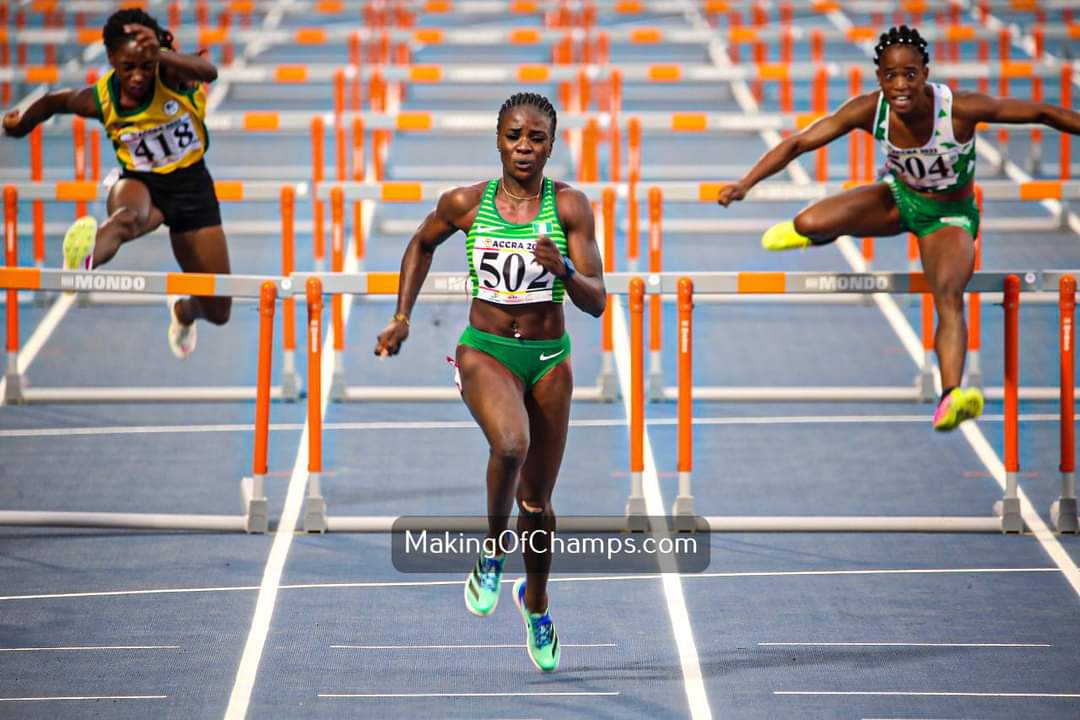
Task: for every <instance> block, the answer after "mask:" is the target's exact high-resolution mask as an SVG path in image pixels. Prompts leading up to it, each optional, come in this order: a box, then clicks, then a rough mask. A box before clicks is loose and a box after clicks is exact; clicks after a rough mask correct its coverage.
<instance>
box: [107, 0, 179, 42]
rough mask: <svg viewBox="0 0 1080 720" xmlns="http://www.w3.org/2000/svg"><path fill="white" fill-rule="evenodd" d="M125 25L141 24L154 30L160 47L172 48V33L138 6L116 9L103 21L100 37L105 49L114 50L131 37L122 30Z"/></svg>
mask: <svg viewBox="0 0 1080 720" xmlns="http://www.w3.org/2000/svg"><path fill="white" fill-rule="evenodd" d="M125 25H143V26H145V27H148V28H150V29H151V30H153V31H154V34H155V35H157V39H158V43H160V44H161V47H163V48H167V49H169V50H174V49H175V48H173V34H172V33H171V32H169V31H168V30H166V29H165V28H163V27H161V26H160V25H158V21H157V20H155V19H154V18H153V17H152V16H151V15H149V14H148V13H147V12H146V11H144V10H141V9H139V8H127V9H125V10H117V11H116V12H114V13H113V14H112V15H110V16H109V19H108V20H107V21H106V22H105V27H104V29H102V31H101V37H102V39H103V40H104V41H105V49H106V50H108V51H109V52H112V51H114V50H116V48H118V47H120V44H121V43H122V42H124V41H125V40H127V39H128V38H131V37H133V36H132V34H131V33H126V32H124V26H125Z"/></svg>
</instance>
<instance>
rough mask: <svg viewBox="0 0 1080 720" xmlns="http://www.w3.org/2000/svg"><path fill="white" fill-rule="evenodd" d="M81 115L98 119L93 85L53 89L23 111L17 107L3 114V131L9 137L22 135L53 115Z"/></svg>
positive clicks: (99, 117)
mask: <svg viewBox="0 0 1080 720" xmlns="http://www.w3.org/2000/svg"><path fill="white" fill-rule="evenodd" d="M63 114H68V115H81V116H82V117H85V118H93V119H95V120H100V119H101V116H100V115H98V109H97V100H96V99H95V97H94V86H93V85H91V86H89V87H84V88H82V89H79V90H72V89H66V90H53V91H52V92H47V93H45V94H44V95H42V96H41V97H39V98H38V99H37V100H35V101H34V102H32V103H30V107H28V108H26V111H25V112H20V111H19V109H18V108H16V109H14V110H9V111H8V112H7V113H5V114H4V133H5V134H7V135H8V136H9V137H17V138H18V137H23V136H24V135H26V134H27V133H29V132H30V131H31V130H33V129H34V128H36V127H37V126H38V125H40V124H41V123H43V122H45V121H46V120H48V119H49V118H51V117H52V116H53V115H63Z"/></svg>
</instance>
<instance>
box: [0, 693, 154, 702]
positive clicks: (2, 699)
mask: <svg viewBox="0 0 1080 720" xmlns="http://www.w3.org/2000/svg"><path fill="white" fill-rule="evenodd" d="M168 697H169V696H168V695H54V696H52V697H9V698H6V697H0V702H55V701H58V700H165V699H166V698H168Z"/></svg>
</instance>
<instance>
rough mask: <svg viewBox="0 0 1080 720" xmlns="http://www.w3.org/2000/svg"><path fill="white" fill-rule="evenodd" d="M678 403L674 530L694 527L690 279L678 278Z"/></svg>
mask: <svg viewBox="0 0 1080 720" xmlns="http://www.w3.org/2000/svg"><path fill="white" fill-rule="evenodd" d="M678 304H679V338H678V343H679V406H678V418H679V420H678V422H679V425H678V438H679V440H678V442H679V453H678V468H677V469H678V471H679V494H678V495H677V496H676V497H675V504H674V506H673V507H672V509H671V514H672V515H673V516H674V517H675V527H676V529H677V530H693V529H694V519H693V518H694V495H693V491H692V489H691V485H690V473H691V472H692V470H693V465H694V462H693V458H694V452H693V432H694V406H693V392H694V378H693V339H694V329H693V320H694V281H693V280H691V279H690V278H687V277H684V278H679V285H678Z"/></svg>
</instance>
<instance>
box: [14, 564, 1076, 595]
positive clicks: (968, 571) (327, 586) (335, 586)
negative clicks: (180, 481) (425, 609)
mask: <svg viewBox="0 0 1080 720" xmlns="http://www.w3.org/2000/svg"><path fill="white" fill-rule="evenodd" d="M1058 572H1060V570H1059V569H1058V568H1056V567H1031V568H924V569H919V568H901V569H880V570H760V571H746V572H706V573H694V574H686V575H680V577H682V578H684V579H687V580H692V579H695V578H704V579H709V578H759V577H777V578H784V577H818V576H822V577H824V576H841V575H978V574H988V573H1054V574H1057V573H1058ZM657 577H659V576H658V575H656V574H650V575H597V576H589V575H586V576H580V577H555V578H551V579H550V580H549V582H553V583H576V582H627V581H639V580H656V579H657ZM510 582H512V580H503V583H510ZM460 584H461V581H460V580H387V581H380V580H371V581H363V582H336V583H297V584H293V585H281V586H280V588H279V589H281V590H356V589H364V588H368V589H385V588H406V587H434V586H438V585H460ZM259 588H260V586H258V585H233V586H224V587H202V588H157V589H148V590H104V591H99V592H72V593H38V594H34V595H0V602H11V601H16V600H71V599H83V598H101V597H129V596H141V595H183V594H186V593H217V592H252V591H255V590H258V589H259Z"/></svg>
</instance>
